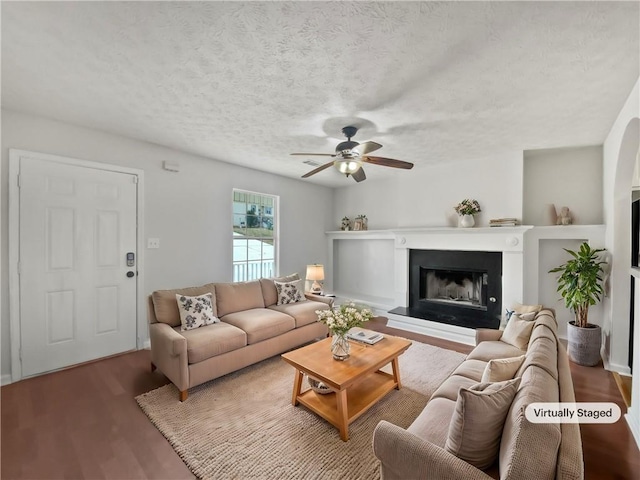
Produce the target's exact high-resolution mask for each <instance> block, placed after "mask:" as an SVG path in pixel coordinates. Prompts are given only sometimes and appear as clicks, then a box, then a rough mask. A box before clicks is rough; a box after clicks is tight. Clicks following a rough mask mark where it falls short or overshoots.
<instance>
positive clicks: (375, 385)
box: [298, 372, 397, 429]
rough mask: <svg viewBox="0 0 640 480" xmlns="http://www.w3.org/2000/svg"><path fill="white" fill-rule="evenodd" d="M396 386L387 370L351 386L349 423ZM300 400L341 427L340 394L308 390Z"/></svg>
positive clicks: (348, 412) (299, 396)
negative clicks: (339, 413)
mask: <svg viewBox="0 0 640 480" xmlns="http://www.w3.org/2000/svg"><path fill="white" fill-rule="evenodd" d="M396 387H397V384H396V382H395V380H394V379H393V375H390V374H388V373H385V372H375V373H373V374H371V375H369V376H368V377H367V378H366V379H364V380H362V381H361V382H360V383H358V384H356V385H354V386H353V387H351V388H350V389H349V393H348V395H347V423H351V422H353V421H354V420H355V419H357V418H358V417H359V416H360V415H362V414H363V413H365V412H366V411H367V410H369V408H371V407H372V406H373V405H374V404H375V403H376V402H377V401H378V400H380V399H381V398H382V397H384V396H385V395H386V394H387V393H389V392H390V391H391V390H394V389H395V388H396ZM298 401H299V402H300V403H301V404H302V405H304V406H305V407H307V408H309V409H310V410H312V411H313V412H315V413H317V414H318V415H320V416H321V417H322V418H324V419H325V420H326V421H328V422H329V423H331V424H332V425H334V426H335V427H337V428H338V429H339V428H340V426H341V421H342V419H341V418H340V416H339V415H338V395H337V394H336V393H335V392H332V393H328V394H324V395H323V394H319V393H316V392H314V391H313V390H307V391H305V392H303V393H302V394H300V395H298Z"/></svg>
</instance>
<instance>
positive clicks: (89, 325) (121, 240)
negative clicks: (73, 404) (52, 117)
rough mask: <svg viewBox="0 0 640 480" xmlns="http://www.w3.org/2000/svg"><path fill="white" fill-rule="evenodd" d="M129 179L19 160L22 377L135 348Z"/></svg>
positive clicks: (133, 220) (132, 192) (133, 198)
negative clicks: (129, 274)
mask: <svg viewBox="0 0 640 480" xmlns="http://www.w3.org/2000/svg"><path fill="white" fill-rule="evenodd" d="M134 180H135V176H133V175H129V174H124V173H117V172H112V171H105V170H99V169H93V168H86V167H81V166H74V165H68V164H63V163H57V162H52V161H48V160H42V159H38V158H25V157H22V158H21V160H20V267H21V268H20V326H21V348H22V374H23V376H29V375H34V374H37V373H42V372H46V371H50V370H55V369H58V368H62V367H65V366H69V365H73V364H76V363H81V362H85V361H88V360H93V359H95V358H100V357H103V356H107V355H112V354H115V353H119V352H123V351H127V350H132V349H135V348H136V336H137V335H136V301H137V300H136V299H137V295H136V290H137V288H136V283H137V282H136V278H135V277H132V278H128V277H127V276H126V272H127V271H128V270H134V271H135V269H136V267H133V268H127V267H126V259H125V255H126V253H127V252H134V253H135V252H136V230H137V225H136V194H137V191H136V188H137V185H136V183H135V181H134Z"/></svg>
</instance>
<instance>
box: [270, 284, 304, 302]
mask: <svg viewBox="0 0 640 480" xmlns="http://www.w3.org/2000/svg"><path fill="white" fill-rule="evenodd" d="M302 282H303V280H296V281H295V282H274V283H275V284H276V290H277V291H278V303H277V305H286V304H288V303H296V302H302V301H303V300H305V297H304V294H303V293H302V288H303V287H302Z"/></svg>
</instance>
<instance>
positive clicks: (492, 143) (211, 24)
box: [2, 1, 640, 186]
mask: <svg viewBox="0 0 640 480" xmlns="http://www.w3.org/2000/svg"><path fill="white" fill-rule="evenodd" d="M639 9H640V4H639V3H637V2H624V3H615V2H575V3H574V2H527V3H523V2H388V3H387V2H385V3H383V2H332V3H328V2H266V3H262V2H157V3H156V2H61V3H54V2H42V3H31V2H16V3H12V2H6V1H3V2H2V105H3V107H6V108H9V109H12V110H17V111H24V112H28V113H34V114H39V115H43V116H46V117H51V118H55V119H59V120H62V121H66V122H69V123H73V124H78V125H83V126H87V127H92V128H97V129H101V130H105V131H109V132H113V133H117V134H121V135H125V136H129V137H134V138H139V139H143V140H146V141H149V142H154V143H158V144H161V145H166V146H169V147H173V148H175V149H178V150H183V151H187V152H192V153H196V154H199V155H203V156H206V157H210V158H213V159H217V160H222V161H226V162H231V163H236V164H240V165H245V166H248V167H252V168H256V169H259V170H264V171H269V172H275V173H279V174H283V175H289V176H292V177H299V176H300V175H302V174H304V173H306V172H307V171H309V170H311V169H312V168H313V167H310V166H308V165H305V164H303V163H302V162H303V160H305V159H306V158H305V157H291V156H289V155H288V154H289V153H290V152H295V151H307V152H326V153H332V152H333V151H334V148H335V145H336V144H337V143H338V142H339V141H341V140H343V138H342V137H341V131H340V130H341V128H342V127H343V126H345V125H347V124H355V125H356V126H361V127H362V129H361V130H360V132H358V134H357V135H356V137H355V138H354V140H357V141H360V142H362V141H365V140H375V141H377V142H379V143H381V144H383V145H384V147H383V148H382V149H380V150H379V151H378V152H376V155H381V156H386V157H391V158H397V159H400V160H406V161H410V162H414V163H415V164H416V169H417V168H420V167H422V166H426V165H430V164H434V163H439V162H449V161H459V160H465V159H480V158H484V157H490V156H491V155H492V154H494V153H496V152H504V151H513V150H526V149H536V148H552V147H564V146H576V145H594V144H601V143H602V142H603V141H604V139H605V136H606V134H607V133H608V131H609V129H610V127H611V126H612V124H613V121H614V119H615V117H616V115H617V114H618V112H619V111H620V108H621V107H622V105H623V103H624V101H625V99H626V97H627V96H628V94H629V93H630V91H631V88H632V87H633V85H634V83H635V81H636V80H637V79H638V76H639V57H640V48H639V37H640V34H639V24H640V16H639ZM315 159H316V160H318V159H319V160H320V161H324V160H325V159H324V158H322V157H316V158H315ZM366 172H367V176H368V177H369V178H370V179H371V178H384V176H385V175H411V171H404V170H402V171H400V170H396V169H391V168H385V167H380V166H371V165H370V166H368V167H367V168H366ZM305 181H310V182H315V183H320V184H324V185H331V186H341V185H351V184H354V182H353V181H352V180H350V179H346V178H344V177H343V176H341V175H340V174H339V173H338V172H337V171H336V170H335V169H333V168H332V169H328V170H325V171H323V172H321V173H319V174H317V175H315V176H313V177H311V178H310V179H308V180H305ZM354 185H355V184H354Z"/></svg>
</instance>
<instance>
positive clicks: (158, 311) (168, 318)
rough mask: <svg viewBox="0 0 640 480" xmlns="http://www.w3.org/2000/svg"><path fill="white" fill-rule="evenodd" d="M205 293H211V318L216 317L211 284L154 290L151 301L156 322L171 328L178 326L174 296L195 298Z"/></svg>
mask: <svg viewBox="0 0 640 480" xmlns="http://www.w3.org/2000/svg"><path fill="white" fill-rule="evenodd" d="M205 293H211V295H212V302H211V307H212V310H213V316H218V312H217V310H216V295H215V288H214V285H213V283H208V284H207V285H203V286H201V287H187V288H178V289H174V290H156V291H155V292H153V293H152V294H151V300H152V301H153V311H154V313H155V315H156V320H158V322H160V323H166V324H167V325H171V326H172V327H177V326H178V325H180V311H179V310H178V302H177V301H176V294H180V295H187V296H190V297H196V296H198V295H204V294H205Z"/></svg>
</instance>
